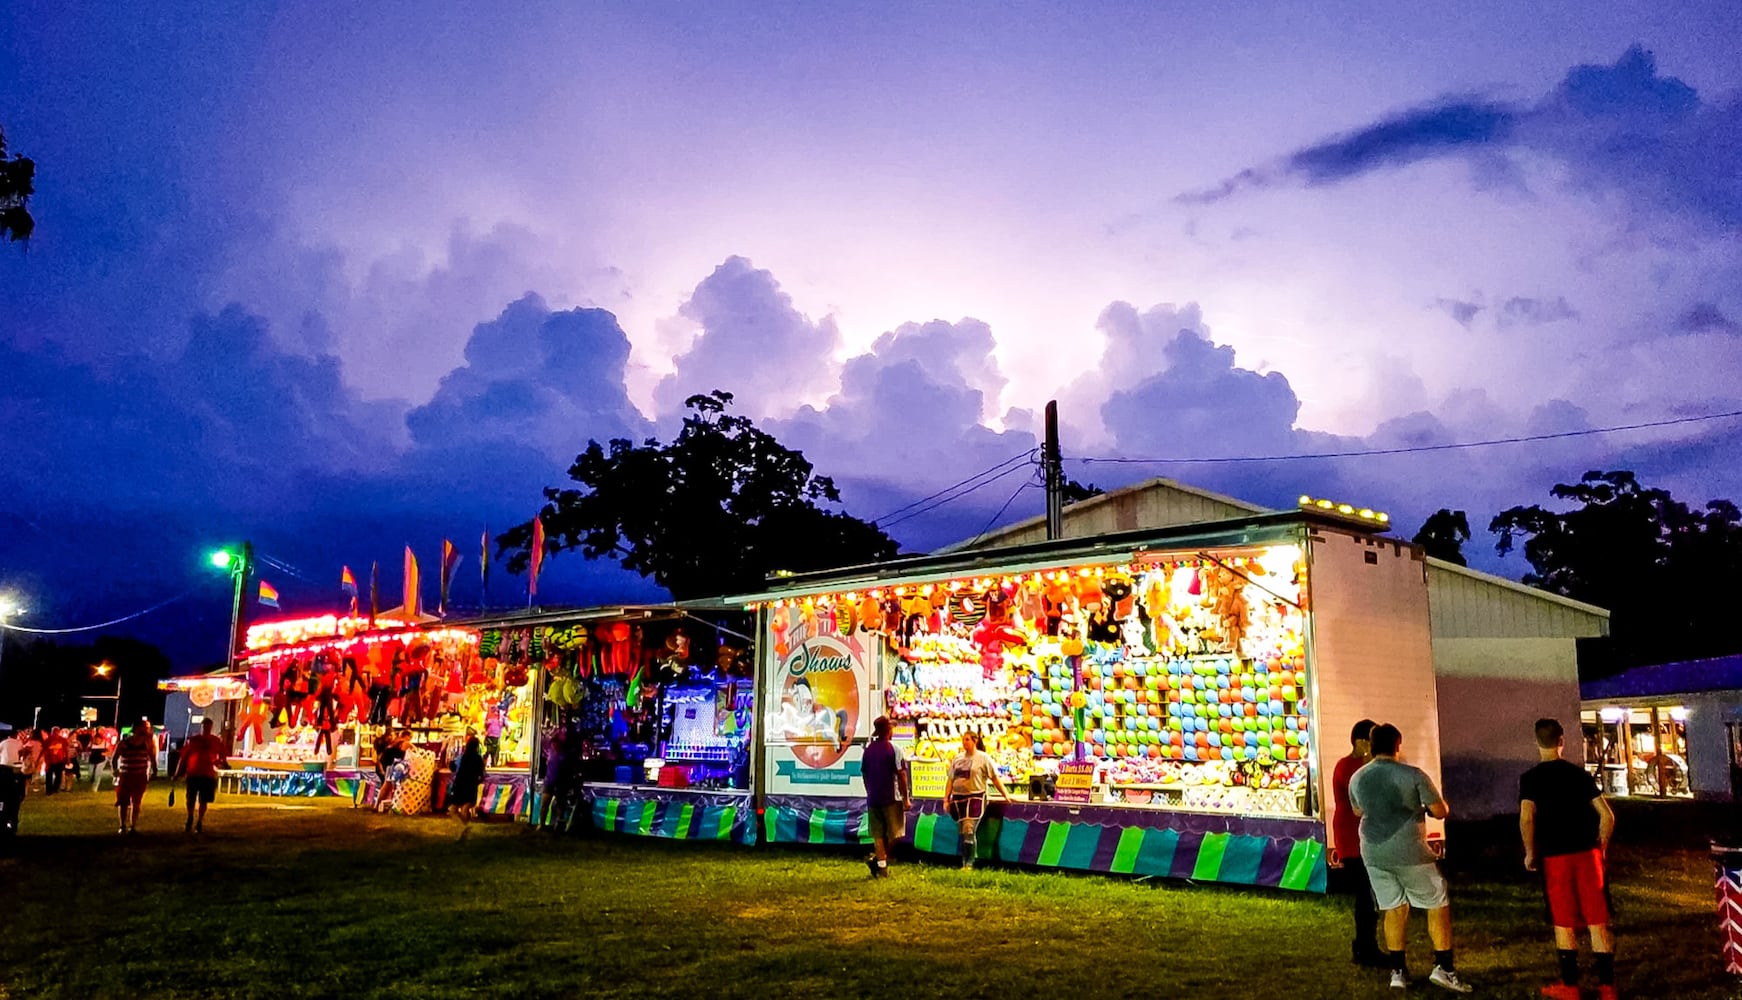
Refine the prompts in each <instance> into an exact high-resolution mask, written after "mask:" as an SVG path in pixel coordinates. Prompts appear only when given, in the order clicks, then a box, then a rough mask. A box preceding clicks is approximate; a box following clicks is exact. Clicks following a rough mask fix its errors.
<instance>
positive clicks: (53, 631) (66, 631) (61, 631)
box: [0, 587, 200, 635]
mask: <svg viewBox="0 0 1742 1000" xmlns="http://www.w3.org/2000/svg"><path fill="white" fill-rule="evenodd" d="M199 589H200V588H198V587H193V588H190V589H188V590H184V591H182V592H181V593H179V594H177V595H175V596H174V597H172V598H170V599H169V600H167V601H159V602H158V603H156V604H153V605H152V606H151V607H149V608H146V609H145V610H143V611H135V612H133V613H132V614H130V615H122V616H121V617H119V618H115V619H111V620H110V621H106V622H102V623H99V624H97V625H80V626H78V627H77V628H31V627H29V626H28V625H12V624H9V623H8V622H6V621H4V620H0V629H7V630H10V631H13V632H28V633H30V634H31V635H71V634H72V633H74V632H95V631H96V630H97V629H100V628H108V627H109V626H111V625H119V624H121V623H122V622H130V621H132V620H133V619H135V618H143V617H145V616H146V615H148V614H151V613H152V612H153V611H159V610H162V609H163V608H167V607H169V606H170V605H171V604H174V603H175V602H177V601H179V600H181V599H182V598H184V597H188V596H191V595H192V594H193V593H194V592H195V591H197V590H199Z"/></svg>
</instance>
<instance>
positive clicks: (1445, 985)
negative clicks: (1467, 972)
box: [1427, 965, 1475, 993]
mask: <svg viewBox="0 0 1742 1000" xmlns="http://www.w3.org/2000/svg"><path fill="white" fill-rule="evenodd" d="M1427 981H1428V982H1430V983H1433V984H1434V985H1435V986H1438V987H1439V988H1440V989H1443V990H1451V991H1452V992H1453V993H1468V992H1470V991H1471V990H1472V989H1474V988H1475V987H1473V986H1471V985H1470V984H1469V983H1466V982H1464V981H1463V980H1462V979H1459V978H1458V974H1457V973H1456V972H1452V971H1450V970H1448V969H1442V968H1440V967H1439V966H1437V965H1436V966H1434V971H1432V972H1430V973H1428V977H1427Z"/></svg>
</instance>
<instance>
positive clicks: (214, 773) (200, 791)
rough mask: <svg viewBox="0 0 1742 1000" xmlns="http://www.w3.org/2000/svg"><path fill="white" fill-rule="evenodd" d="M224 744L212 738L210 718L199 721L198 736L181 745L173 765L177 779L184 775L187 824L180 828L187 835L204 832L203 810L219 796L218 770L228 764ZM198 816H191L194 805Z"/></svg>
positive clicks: (204, 817) (204, 811)
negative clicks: (179, 752) (220, 766)
mask: <svg viewBox="0 0 1742 1000" xmlns="http://www.w3.org/2000/svg"><path fill="white" fill-rule="evenodd" d="M228 762H229V757H228V755H227V754H225V752H224V741H223V740H221V739H219V738H218V737H216V736H214V735H212V719H211V717H210V716H207V717H206V718H204V719H202V720H201V721H200V734H199V735H198V736H195V737H194V738H193V739H190V740H188V741H187V742H186V743H184V744H182V748H181V758H180V759H179V760H178V761H177V762H176V765H175V774H176V777H181V776H182V775H186V776H187V796H186V798H187V802H188V821H187V824H186V825H185V826H183V827H182V829H183V830H184V831H186V832H189V833H204V832H205V826H206V807H207V806H209V805H211V804H212V802H213V800H215V799H216V798H217V797H218V767H219V765H221V764H227V763H228ZM196 802H197V803H198V804H199V815H198V816H196V815H195V814H194V805H195V803H196Z"/></svg>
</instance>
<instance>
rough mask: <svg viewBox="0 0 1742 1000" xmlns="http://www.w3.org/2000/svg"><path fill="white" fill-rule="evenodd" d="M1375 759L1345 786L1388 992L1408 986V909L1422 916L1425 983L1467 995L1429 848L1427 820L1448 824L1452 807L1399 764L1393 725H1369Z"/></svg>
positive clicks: (1399, 738) (1447, 904) (1399, 743)
mask: <svg viewBox="0 0 1742 1000" xmlns="http://www.w3.org/2000/svg"><path fill="white" fill-rule="evenodd" d="M1369 748H1370V749H1371V750H1372V753H1373V759H1372V760H1371V761H1370V762H1368V763H1367V765H1366V766H1364V767H1362V768H1361V769H1360V770H1359V771H1356V772H1355V777H1354V778H1353V779H1351V780H1350V782H1349V804H1350V807H1351V808H1352V809H1353V810H1354V811H1355V813H1356V814H1357V815H1359V816H1360V817H1361V859H1362V861H1363V862H1365V863H1366V866H1367V880H1368V883H1369V884H1370V885H1371V886H1372V887H1373V900H1374V902H1375V903H1376V904H1377V905H1378V907H1379V909H1381V910H1383V911H1384V912H1385V947H1386V949H1387V950H1388V951H1389V952H1390V956H1389V957H1390V959H1391V988H1392V989H1394V990H1405V989H1408V988H1409V968H1408V966H1407V964H1406V963H1405V960H1404V955H1405V952H1404V940H1405V931H1406V930H1407V929H1408V926H1409V908H1410V907H1411V906H1414V907H1415V908H1416V909H1418V910H1426V911H1427V930H1428V937H1429V938H1430V939H1431V940H1432V941H1433V946H1434V969H1433V972H1432V973H1431V974H1429V976H1428V982H1430V983H1433V984H1434V985H1435V986H1438V987H1441V988H1442V989H1447V990H1451V991H1452V992H1453V993H1468V992H1470V986H1469V984H1468V983H1465V982H1464V981H1463V980H1461V979H1459V978H1458V972H1457V968H1456V966H1455V965H1454V963H1453V957H1452V909H1451V901H1450V899H1449V898H1448V896H1447V893H1446V880H1445V877H1444V876H1443V875H1441V874H1440V869H1439V866H1438V865H1437V864H1435V858H1434V853H1433V851H1432V850H1430V849H1429V848H1428V844H1427V817H1429V816H1432V817H1433V818H1435V819H1445V818H1446V816H1447V815H1448V814H1449V812H1450V809H1449V808H1448V807H1447V805H1446V800H1445V797H1444V796H1442V795H1440V790H1439V789H1438V788H1435V787H1434V783H1433V779H1432V778H1429V777H1428V776H1427V772H1425V771H1423V770H1422V769H1421V768H1419V767H1415V766H1412V765H1410V764H1405V763H1404V762H1403V761H1401V760H1399V759H1398V754H1399V752H1400V751H1401V750H1402V749H1403V734H1402V733H1401V732H1399V731H1398V729H1397V727H1396V726H1393V725H1390V724H1386V725H1382V726H1374V727H1373V732H1372V733H1371V734H1370V736H1369Z"/></svg>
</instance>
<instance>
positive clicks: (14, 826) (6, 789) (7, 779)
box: [0, 730, 25, 834]
mask: <svg viewBox="0 0 1742 1000" xmlns="http://www.w3.org/2000/svg"><path fill="white" fill-rule="evenodd" d="M23 746H24V741H23V739H21V738H20V737H19V734H18V731H17V730H10V731H8V732H7V733H6V738H5V739H3V740H0V822H3V823H5V828H4V829H0V833H8V834H13V833H17V832H18V807H19V806H21V805H23V804H24V786H25V779H24V775H23V774H22V773H21V772H20V770H19V767H18V756H19V750H20V749H21V748H22V747H23Z"/></svg>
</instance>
